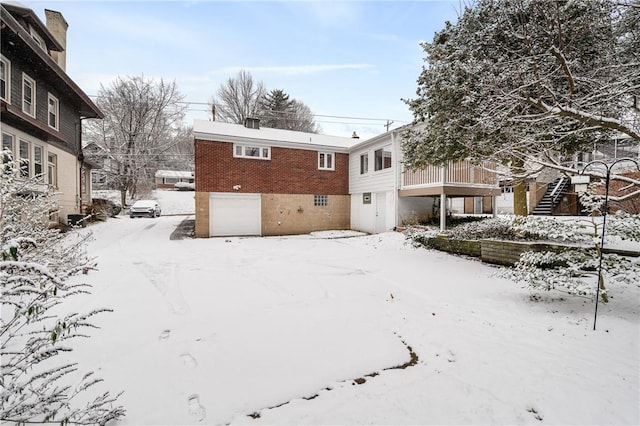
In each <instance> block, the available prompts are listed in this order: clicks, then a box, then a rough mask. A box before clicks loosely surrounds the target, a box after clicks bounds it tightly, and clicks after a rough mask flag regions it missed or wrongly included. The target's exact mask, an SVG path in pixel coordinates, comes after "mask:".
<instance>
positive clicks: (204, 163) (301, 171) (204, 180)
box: [195, 139, 349, 195]
mask: <svg viewBox="0 0 640 426" xmlns="http://www.w3.org/2000/svg"><path fill="white" fill-rule="evenodd" d="M195 148H196V152H195V165H196V170H195V177H196V190H197V191H198V192H240V193H242V192H246V193H261V194H265V193H266V194H317V195H325V194H326V195H347V194H348V193H349V156H348V154H344V153H335V170H332V171H329V170H318V152H317V151H310V150H303V149H290V148H278V147H272V148H271V159H270V160H259V159H251V158H234V157H233V144H232V143H226V142H214V141H204V140H199V139H196V141H195ZM235 185H240V186H241V189H240V190H238V191H234V189H233V187H234V186H235Z"/></svg>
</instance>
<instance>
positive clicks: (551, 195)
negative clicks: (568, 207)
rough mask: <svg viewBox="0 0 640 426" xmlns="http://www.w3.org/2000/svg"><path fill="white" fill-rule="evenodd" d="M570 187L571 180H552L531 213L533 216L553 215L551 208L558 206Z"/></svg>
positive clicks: (562, 178) (564, 177) (566, 178)
mask: <svg viewBox="0 0 640 426" xmlns="http://www.w3.org/2000/svg"><path fill="white" fill-rule="evenodd" d="M570 186H571V180H570V179H569V178H568V177H566V176H563V177H559V178H558V179H556V180H554V181H553V182H552V183H551V184H550V185H549V186H548V187H547V192H545V194H544V196H543V197H542V199H541V200H540V202H539V203H538V205H537V206H536V208H535V209H533V211H532V212H531V214H533V215H541V216H550V215H552V214H553V208H554V207H555V206H556V205H557V204H558V202H559V201H560V198H561V197H562V195H563V194H565V193H566V192H567V191H568V190H569V187H570Z"/></svg>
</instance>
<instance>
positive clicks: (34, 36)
mask: <svg viewBox="0 0 640 426" xmlns="http://www.w3.org/2000/svg"><path fill="white" fill-rule="evenodd" d="M29 33H30V34H31V38H32V39H33V40H34V41H35V42H36V44H37V45H38V46H40V49H42V50H44V51H45V52H46V51H47V46H46V45H45V44H44V40H43V39H42V37H40V34H38V33H37V31H36V30H34V29H33V27H32V26H29Z"/></svg>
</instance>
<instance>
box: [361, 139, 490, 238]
mask: <svg viewBox="0 0 640 426" xmlns="http://www.w3.org/2000/svg"><path fill="white" fill-rule="evenodd" d="M405 129H406V127H402V128H399V129H395V130H391V131H388V132H386V133H383V134H381V135H378V136H376V137H374V138H371V139H368V140H366V141H364V142H361V143H359V144H357V145H354V146H352V147H351V149H350V154H349V155H350V157H349V163H350V167H349V172H350V173H349V193H350V194H351V228H352V229H356V230H360V231H365V232H369V233H378V232H384V231H387V230H391V229H394V228H395V227H397V226H401V225H407V224H416V223H417V222H418V221H424V220H429V219H433V218H437V217H439V218H440V227H441V229H444V228H445V220H446V217H447V215H448V214H450V213H451V212H452V210H453V209H452V207H451V206H452V202H454V201H459V202H460V205H461V206H462V207H461V211H459V213H494V214H495V208H494V206H495V205H496V199H495V197H496V196H497V195H499V194H500V188H499V186H498V180H497V175H496V173H495V172H493V171H492V170H494V169H495V167H494V166H493V165H492V164H489V163H486V164H484V165H483V166H484V167H481V166H478V165H473V164H471V163H470V162H468V161H457V162H450V163H449V164H448V165H447V166H445V167H441V166H427V167H425V168H423V169H420V170H405V168H404V165H403V161H402V160H403V159H402V133H403V132H404V130H405Z"/></svg>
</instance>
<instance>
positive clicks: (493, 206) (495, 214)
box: [491, 195, 498, 217]
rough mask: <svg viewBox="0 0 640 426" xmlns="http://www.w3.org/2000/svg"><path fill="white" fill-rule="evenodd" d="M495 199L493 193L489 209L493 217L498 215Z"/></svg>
mask: <svg viewBox="0 0 640 426" xmlns="http://www.w3.org/2000/svg"><path fill="white" fill-rule="evenodd" d="M497 199H498V197H497V196H495V195H492V196H491V211H492V212H493V217H498V209H497V208H496V200H497Z"/></svg>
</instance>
